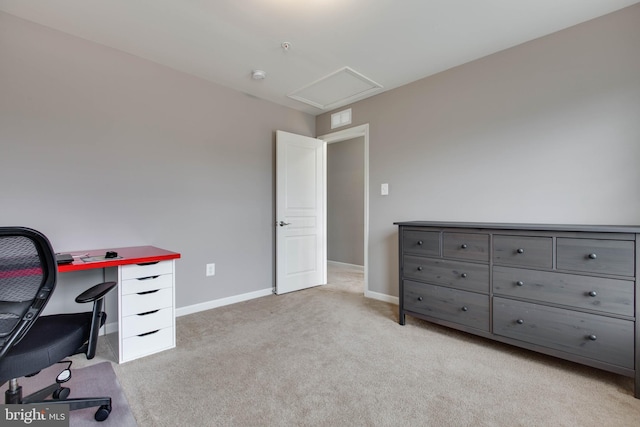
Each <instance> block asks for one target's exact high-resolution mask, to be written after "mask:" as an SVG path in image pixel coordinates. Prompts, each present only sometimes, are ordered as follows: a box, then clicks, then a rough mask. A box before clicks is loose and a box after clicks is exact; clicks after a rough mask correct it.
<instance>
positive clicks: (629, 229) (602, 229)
mask: <svg viewBox="0 0 640 427" xmlns="http://www.w3.org/2000/svg"><path fill="white" fill-rule="evenodd" d="M394 224H395V225H398V226H407V227H439V228H467V229H491V230H537V231H588V232H597V233H640V225H596V224H522V223H504V222H455V221H454V222H452V221H401V222H394Z"/></svg>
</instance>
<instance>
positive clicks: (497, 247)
mask: <svg viewBox="0 0 640 427" xmlns="http://www.w3.org/2000/svg"><path fill="white" fill-rule="evenodd" d="M493 262H494V263H495V264H501V265H518V266H522V267H539V268H551V267H552V266H553V239H552V238H551V237H527V236H500V235H496V236H494V237H493Z"/></svg>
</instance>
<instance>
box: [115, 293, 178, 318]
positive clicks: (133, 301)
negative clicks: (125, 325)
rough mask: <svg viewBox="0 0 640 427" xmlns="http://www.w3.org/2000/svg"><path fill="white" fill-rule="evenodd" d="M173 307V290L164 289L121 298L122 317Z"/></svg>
mask: <svg viewBox="0 0 640 427" xmlns="http://www.w3.org/2000/svg"><path fill="white" fill-rule="evenodd" d="M165 307H173V289H171V288H165V289H158V290H154V291H148V292H145V293H141V294H129V295H123V297H122V316H123V317H124V316H131V315H132V314H138V313H146V312H149V311H154V310H158V309H160V308H165Z"/></svg>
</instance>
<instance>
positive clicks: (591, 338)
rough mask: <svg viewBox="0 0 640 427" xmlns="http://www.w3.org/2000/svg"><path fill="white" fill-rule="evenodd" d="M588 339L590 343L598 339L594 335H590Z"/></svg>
mask: <svg viewBox="0 0 640 427" xmlns="http://www.w3.org/2000/svg"><path fill="white" fill-rule="evenodd" d="M589 339H590V340H591V341H595V340H597V339H598V337H596V336H595V335H593V334H591V335H589Z"/></svg>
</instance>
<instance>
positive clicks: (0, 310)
mask: <svg viewBox="0 0 640 427" xmlns="http://www.w3.org/2000/svg"><path fill="white" fill-rule="evenodd" d="M57 274H58V266H57V264H56V258H55V253H54V252H53V249H52V247H51V244H50V243H49V240H48V239H47V238H46V237H45V236H44V235H43V234H42V233H40V232H38V231H36V230H32V229H30V228H25V227H0V360H1V359H2V358H3V357H4V356H5V354H6V353H7V352H8V351H9V350H10V349H11V347H13V346H14V345H16V344H17V343H18V342H20V340H21V339H22V337H23V336H24V335H25V334H26V333H27V331H28V330H29V329H30V328H31V326H32V325H33V323H34V322H35V321H36V319H37V318H38V316H39V315H40V312H41V311H42V309H44V307H45V305H46V304H47V301H49V298H50V296H51V293H52V292H53V289H54V288H55V285H56V279H57Z"/></svg>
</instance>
